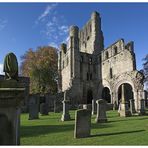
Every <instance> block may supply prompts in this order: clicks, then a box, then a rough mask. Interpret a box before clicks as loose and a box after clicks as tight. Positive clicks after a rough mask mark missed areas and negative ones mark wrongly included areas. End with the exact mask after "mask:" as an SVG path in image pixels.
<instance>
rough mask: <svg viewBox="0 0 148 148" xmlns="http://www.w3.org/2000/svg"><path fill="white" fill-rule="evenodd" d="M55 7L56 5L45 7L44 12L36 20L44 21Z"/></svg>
mask: <svg viewBox="0 0 148 148" xmlns="http://www.w3.org/2000/svg"><path fill="white" fill-rule="evenodd" d="M56 6H57V3H56V4H51V5H48V6H47V7H46V9H45V10H44V12H43V13H42V14H41V15H40V16H39V17H38V20H39V21H40V20H44V19H45V17H46V16H48V15H49V14H50V13H51V11H52V10H54V9H55V8H56Z"/></svg>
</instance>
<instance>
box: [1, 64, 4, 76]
mask: <svg viewBox="0 0 148 148" xmlns="http://www.w3.org/2000/svg"><path fill="white" fill-rule="evenodd" d="M0 74H4V72H3V64H0Z"/></svg>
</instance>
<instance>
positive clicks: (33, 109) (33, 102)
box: [29, 94, 40, 120]
mask: <svg viewBox="0 0 148 148" xmlns="http://www.w3.org/2000/svg"><path fill="white" fill-rule="evenodd" d="M39 99H40V98H39V95H38V94H32V95H29V120H33V119H39Z"/></svg>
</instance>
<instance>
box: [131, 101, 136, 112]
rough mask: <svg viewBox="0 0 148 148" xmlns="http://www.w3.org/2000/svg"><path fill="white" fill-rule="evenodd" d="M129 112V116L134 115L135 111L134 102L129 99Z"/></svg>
mask: <svg viewBox="0 0 148 148" xmlns="http://www.w3.org/2000/svg"><path fill="white" fill-rule="evenodd" d="M130 111H131V114H135V113H136V110H135V100H134V99H130Z"/></svg>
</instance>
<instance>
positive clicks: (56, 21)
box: [37, 3, 69, 48]
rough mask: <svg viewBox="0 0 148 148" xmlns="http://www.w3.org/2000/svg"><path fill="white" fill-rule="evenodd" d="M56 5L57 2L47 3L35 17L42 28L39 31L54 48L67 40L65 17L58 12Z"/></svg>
mask: <svg viewBox="0 0 148 148" xmlns="http://www.w3.org/2000/svg"><path fill="white" fill-rule="evenodd" d="M57 7H58V4H57V3H56V4H51V5H48V6H47V7H46V8H45V10H44V11H43V13H42V14H41V15H40V16H39V17H38V19H37V22H38V23H37V24H38V25H39V26H41V28H42V30H41V33H42V34H44V35H45V36H46V37H47V38H48V40H49V45H51V46H54V47H56V48H57V47H58V46H59V45H60V44H61V43H62V42H66V41H67V40H66V39H67V37H68V28H69V26H68V25H67V23H66V19H65V17H64V16H63V15H62V14H59V13H58V11H57Z"/></svg>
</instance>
